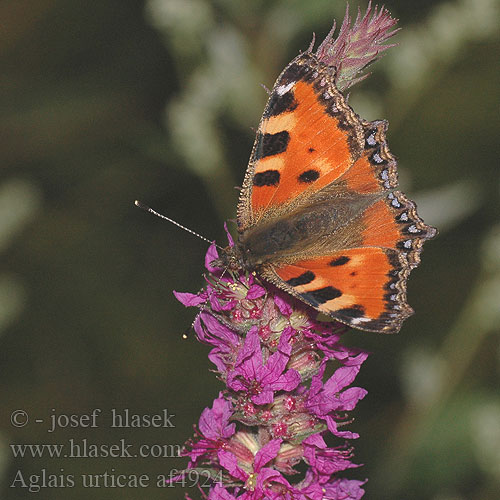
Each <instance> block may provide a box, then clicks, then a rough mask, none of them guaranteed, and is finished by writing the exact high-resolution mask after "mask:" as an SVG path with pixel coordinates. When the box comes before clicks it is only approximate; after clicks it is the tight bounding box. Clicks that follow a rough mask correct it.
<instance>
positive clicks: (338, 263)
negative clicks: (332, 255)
mask: <svg viewBox="0 0 500 500" xmlns="http://www.w3.org/2000/svg"><path fill="white" fill-rule="evenodd" d="M350 260H351V258H350V257H346V256H345V255H343V256H342V257H337V258H336V259H333V260H331V261H330V262H329V263H328V265H329V266H333V267H335V266H343V265H344V264H347V263H348V262H349V261H350Z"/></svg>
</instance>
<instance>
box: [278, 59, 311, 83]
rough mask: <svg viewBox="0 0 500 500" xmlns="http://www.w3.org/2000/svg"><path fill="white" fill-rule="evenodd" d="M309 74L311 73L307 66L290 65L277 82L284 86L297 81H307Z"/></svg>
mask: <svg viewBox="0 0 500 500" xmlns="http://www.w3.org/2000/svg"><path fill="white" fill-rule="evenodd" d="M310 73H311V71H310V69H309V67H308V66H307V65H304V64H297V63H292V64H290V65H288V67H286V68H285V70H284V71H283V73H282V74H281V77H280V80H279V81H280V84H281V85H286V84H288V83H290V82H296V81H298V80H307V79H308V78H307V77H308V76H309V77H310V75H309V74H310Z"/></svg>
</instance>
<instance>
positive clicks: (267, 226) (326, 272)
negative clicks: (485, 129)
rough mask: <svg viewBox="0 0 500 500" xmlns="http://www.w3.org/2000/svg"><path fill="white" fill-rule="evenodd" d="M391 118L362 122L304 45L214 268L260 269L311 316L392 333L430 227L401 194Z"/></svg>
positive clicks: (286, 73)
mask: <svg viewBox="0 0 500 500" xmlns="http://www.w3.org/2000/svg"><path fill="white" fill-rule="evenodd" d="M386 130H387V122H386V121H372V122H369V121H365V120H363V119H361V118H360V117H359V116H358V115H357V114H356V113H355V112H354V111H353V110H352V108H351V107H350V106H349V105H348V104H347V102H346V99H345V98H344V97H343V95H342V94H341V92H340V91H339V90H338V89H337V88H336V85H335V82H334V78H333V76H332V69H331V68H329V67H328V66H327V65H325V64H324V63H323V62H321V61H320V60H319V59H318V58H317V57H316V55H315V54H313V53H311V52H310V51H308V52H306V53H303V54H301V55H299V56H298V57H296V58H295V59H294V60H293V61H292V62H291V63H290V64H289V65H288V66H287V67H286V68H285V69H284V70H283V72H282V73H281V75H280V76H279V77H278V79H277V81H276V83H275V84H274V87H273V89H272V92H271V93H270V96H269V100H268V103H267V106H266V108H265V110H264V114H263V116H262V119H261V121H260V125H259V128H258V130H257V134H256V138H255V143H254V146H253V150H252V154H251V157H250V162H249V164H248V168H247V171H246V175H245V178H244V182H243V187H242V189H241V192H240V199H239V203H238V209H237V225H238V241H237V243H236V244H235V245H234V246H230V247H227V248H225V249H223V251H222V253H221V255H220V258H219V259H218V260H217V262H215V261H214V263H215V264H217V265H220V266H224V267H226V268H229V269H232V270H248V271H255V272H256V273H257V274H258V275H259V276H260V277H261V278H263V279H264V280H267V281H269V282H270V283H272V284H274V285H276V286H277V287H278V288H280V289H282V290H284V291H286V292H288V293H289V294H290V295H292V296H294V297H296V298H298V299H300V300H302V301H303V302H305V303H306V304H308V305H310V306H312V307H313V308H315V309H316V310H317V311H319V312H321V313H325V314H327V315H328V316H330V317H331V318H333V319H335V320H337V321H340V322H342V323H345V324H346V325H349V326H351V327H354V328H358V329H361V330H367V331H373V332H382V333H394V332H398V331H399V330H400V328H401V324H402V322H403V321H404V320H405V319H406V318H407V317H408V316H410V315H411V314H412V313H413V310H412V309H411V307H410V306H409V305H408V303H407V298H406V285H407V280H408V275H409V274H410V271H411V270H412V269H413V268H415V267H416V266H417V265H418V264H419V262H420V253H421V251H422V246H423V244H424V242H425V240H427V239H429V238H432V237H433V236H435V234H436V233H437V231H436V229H434V228H433V227H430V226H428V225H426V224H424V222H423V221H422V219H420V217H419V216H418V215H417V211H416V206H415V204H414V202H412V201H411V200H410V199H408V198H407V197H406V196H405V195H404V194H403V193H402V192H401V191H398V190H397V186H398V181H397V165H396V160H395V158H394V156H393V155H392V154H391V152H390V151H389V148H388V146H387V140H386Z"/></svg>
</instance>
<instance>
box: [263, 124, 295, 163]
mask: <svg viewBox="0 0 500 500" xmlns="http://www.w3.org/2000/svg"><path fill="white" fill-rule="evenodd" d="M289 142H290V134H289V133H288V132H287V131H286V130H282V131H281V132H277V133H276V134H264V135H263V136H262V142H261V155H260V157H261V158H265V157H266V156H273V155H279V154H280V153H284V152H285V151H286V148H287V147H288V143H289Z"/></svg>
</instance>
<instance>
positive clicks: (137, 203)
mask: <svg viewBox="0 0 500 500" xmlns="http://www.w3.org/2000/svg"><path fill="white" fill-rule="evenodd" d="M134 204H135V206H136V207H139V208H142V210H144V211H145V212H149V213H150V214H153V215H156V216H157V217H160V219H165V220H168V222H171V223H172V224H173V225H174V226H177V227H180V228H181V229H184V231H187V232H188V233H191V234H194V235H195V236H198V238H201V239H202V240H203V241H206V242H207V243H210V244H212V243H213V241H210V240H209V239H208V238H205V236H202V235H201V234H199V233H197V232H196V231H193V230H192V229H189V228H187V227H186V226H183V225H182V224H179V223H178V222H176V221H175V220H173V219H171V218H170V217H167V216H166V215H162V214H160V213H158V212H157V211H156V210H153V209H152V208H151V207H148V206H147V205H144V203H141V202H140V201H139V200H135V202H134ZM215 246H216V247H217V248H219V249H221V250H222V247H221V246H219V245H217V244H215Z"/></svg>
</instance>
